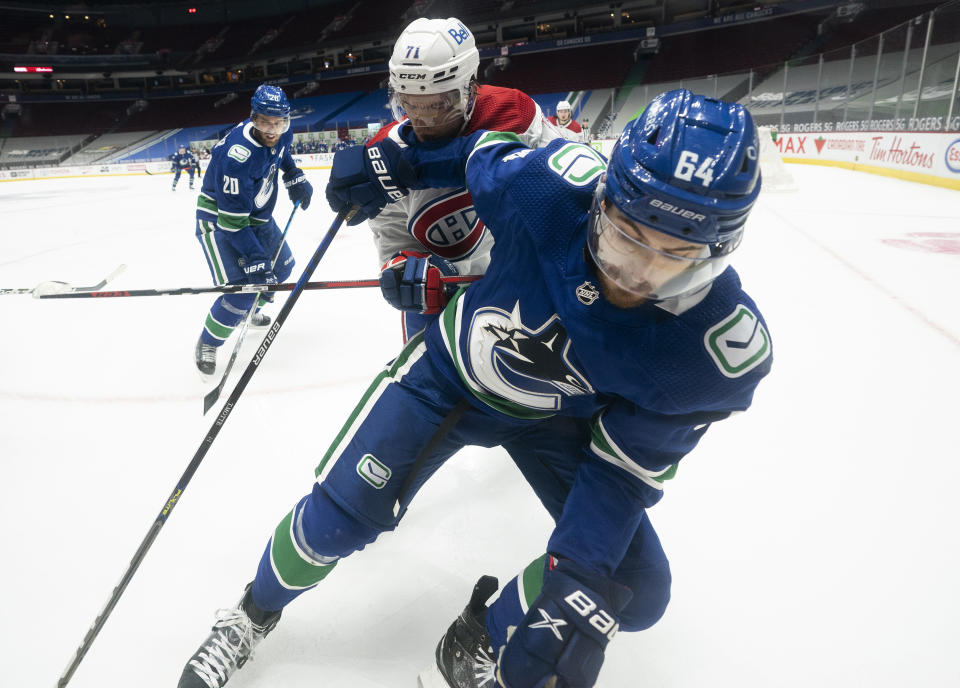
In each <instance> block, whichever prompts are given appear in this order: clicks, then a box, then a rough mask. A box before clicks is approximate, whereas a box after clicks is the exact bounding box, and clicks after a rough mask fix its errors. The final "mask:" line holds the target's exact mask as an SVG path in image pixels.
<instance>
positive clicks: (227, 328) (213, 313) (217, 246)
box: [197, 218, 294, 346]
mask: <svg viewBox="0 0 960 688" xmlns="http://www.w3.org/2000/svg"><path fill="white" fill-rule="evenodd" d="M254 235H255V236H256V237H257V240H258V241H259V242H260V245H261V246H262V247H263V249H264V251H265V252H266V254H267V255H268V256H271V257H272V256H273V254H274V253H276V251H277V247H278V246H279V245H280V239H281V238H282V237H283V232H281V231H280V228H279V227H277V223H276V222H274V221H273V219H272V218H271V219H270V221H269V222H266V223H264V224H262V225H260V226H258V227H256V228H254ZM197 240H198V241H199V242H200V245H201V246H202V247H203V253H204V256H205V257H206V259H207V267H208V268H210V276H211V277H212V278H213V283H214V284H215V285H221V284H242V283H243V282H244V281H245V277H246V276H245V275H244V273H243V268H241V267H240V259H241V256H240V255H239V254H238V253H237V252H236V251H235V250H234V248H233V246H232V245H231V244H230V242H229V241H228V240H227V238H226V236H224V233H223V230H219V229H216V227H215V223H214V222H213V220H199V219H198V220H197ZM293 266H294V260H293V253H292V252H291V251H290V247H289V246H288V245H287V243H286V242H284V244H283V248H282V249H281V251H280V255H279V257H278V258H277V262H276V264H275V265H274V266H273V272H274V274H275V275H276V276H277V280H279V281H280V282H283V281H284V280H285V279H287V277H289V276H290V273H291V272H293ZM255 299H257V294H224V295H223V296H221V297H219V298H218V299H217V300H216V301H214V303H213V305H212V306H211V307H210V311H209V312H208V313H207V318H206V320H205V321H204V324H203V332H202V333H201V337H202V338H203V342H204V344H209V345H211V346H220V345H222V344H223V343H224V342H225V341H226V340H227V338H228V337H230V334H231V333H232V332H233V330H234V328H236V326H237V325H239V324H240V323H241V322H242V321H243V317H244V316H245V315H246V314H247V311H249V310H250V308H251V307H252V306H253V302H254V300H255ZM269 301H273V294H272V293H269V294H267V293H264V294H261V295H260V296H259V302H258V304H257V308H258V309H259V308H260V307H262V306H263V305H264V304H265V303H267V302H269Z"/></svg>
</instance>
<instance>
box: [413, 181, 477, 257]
mask: <svg viewBox="0 0 960 688" xmlns="http://www.w3.org/2000/svg"><path fill="white" fill-rule="evenodd" d="M408 227H409V231H410V234H412V235H413V238H414V239H416V240H417V241H419V242H420V243H421V244H423V245H424V246H425V247H426V248H427V249H429V250H430V251H431V252H432V253H436V254H437V255H438V256H440V257H441V258H446V259H447V260H461V259H463V258H466V257H467V256H469V255H470V254H471V253H473V251H474V249H476V248H477V244H479V243H480V239H482V238H483V232H484V229H485V228H484V226H483V222H481V221H480V218H478V217H477V212H476V210H474V208H473V197H471V196H470V192H469V191H467V190H466V189H459V190H457V191H454V192H452V193H449V194H445V195H443V196H440V197H439V198H434V199H430V200H429V201H427V202H426V203H425V204H424V206H423V207H422V208H421V209H420V211H419V212H418V213H417V214H416V215H414V216H413V219H411V220H410V223H409V226H408Z"/></svg>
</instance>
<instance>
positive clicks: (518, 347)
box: [470, 301, 594, 411]
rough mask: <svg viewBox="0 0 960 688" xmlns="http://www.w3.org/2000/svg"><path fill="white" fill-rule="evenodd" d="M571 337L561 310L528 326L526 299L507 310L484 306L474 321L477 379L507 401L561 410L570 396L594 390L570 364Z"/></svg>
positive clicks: (472, 353) (473, 362)
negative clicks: (523, 307)
mask: <svg viewBox="0 0 960 688" xmlns="http://www.w3.org/2000/svg"><path fill="white" fill-rule="evenodd" d="M570 356H571V351H570V340H569V339H568V337H567V331H566V329H565V328H564V327H563V323H561V322H560V317H559V316H558V315H557V314H553V315H551V316H550V317H549V318H548V319H547V321H546V322H545V323H543V324H542V325H540V326H539V327H536V328H532V327H528V326H527V325H524V323H523V319H522V318H521V316H520V302H519V301H518V302H517V303H516V304H515V305H514V307H513V311H511V312H510V313H507V312H506V311H504V310H502V309H500V308H492V307H491V308H481V309H479V310H478V311H477V312H476V313H474V315H473V322H472V323H471V325H470V367H471V373H472V376H473V378H474V379H475V380H476V381H477V382H479V383H480V384H481V385H482V386H483V387H485V388H486V389H488V390H489V391H491V392H493V393H494V394H497V395H499V396H500V397H503V398H505V399H509V400H510V401H512V402H514V403H516V404H520V405H522V406H526V407H528V408H532V409H537V410H541V411H556V410H559V409H560V406H561V403H562V400H563V397H564V396H578V395H583V394H593V393H594V390H593V387H592V386H591V385H590V383H589V382H588V381H587V379H586V377H585V376H584V375H583V374H582V373H581V372H580V371H579V370H577V369H576V367H575V366H574V365H573V364H572V363H571V362H570Z"/></svg>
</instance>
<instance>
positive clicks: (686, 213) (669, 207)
mask: <svg viewBox="0 0 960 688" xmlns="http://www.w3.org/2000/svg"><path fill="white" fill-rule="evenodd" d="M650 205H652V206H653V207H654V208H660V210H662V211H664V212H667V213H670V214H671V215H679V216H680V217H682V218H683V219H684V220H693V221H694V222H703V221H704V220H706V219H707V216H706V215H703V214H701V213H695V212H693V211H692V210H687V209H686V208H681V207H680V206H676V205H673V204H671V203H664V202H663V201H661V200H659V199H656V198H654V199H653V200H652V201H650Z"/></svg>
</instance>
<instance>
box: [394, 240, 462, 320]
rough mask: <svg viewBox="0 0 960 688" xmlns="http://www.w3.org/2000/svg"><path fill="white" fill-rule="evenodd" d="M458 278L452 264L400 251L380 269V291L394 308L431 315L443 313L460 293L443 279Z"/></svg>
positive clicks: (439, 259) (434, 257)
mask: <svg viewBox="0 0 960 688" xmlns="http://www.w3.org/2000/svg"><path fill="white" fill-rule="evenodd" d="M457 274H458V272H457V269H456V268H455V267H454V266H453V264H452V263H450V262H449V261H446V260H444V259H443V258H440V257H439V256H434V255H431V254H429V253H417V252H415V251H400V252H399V253H397V254H396V255H395V256H393V258H391V259H390V260H388V261H387V262H386V263H385V264H384V266H383V267H382V268H381V269H380V291H381V292H383V298H385V299H386V300H387V302H389V304H390V305H391V306H393V307H394V308H397V309H399V310H401V311H412V312H414V313H423V314H426V315H431V314H433V313H439V312H440V311H442V310H443V307H444V306H446V305H447V301H449V300H450V297H451V296H452V295H453V294H454V292H456V290H457V285H456V284H444V283H443V282H442V281H441V278H442V277H454V276H456V275H457Z"/></svg>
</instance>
